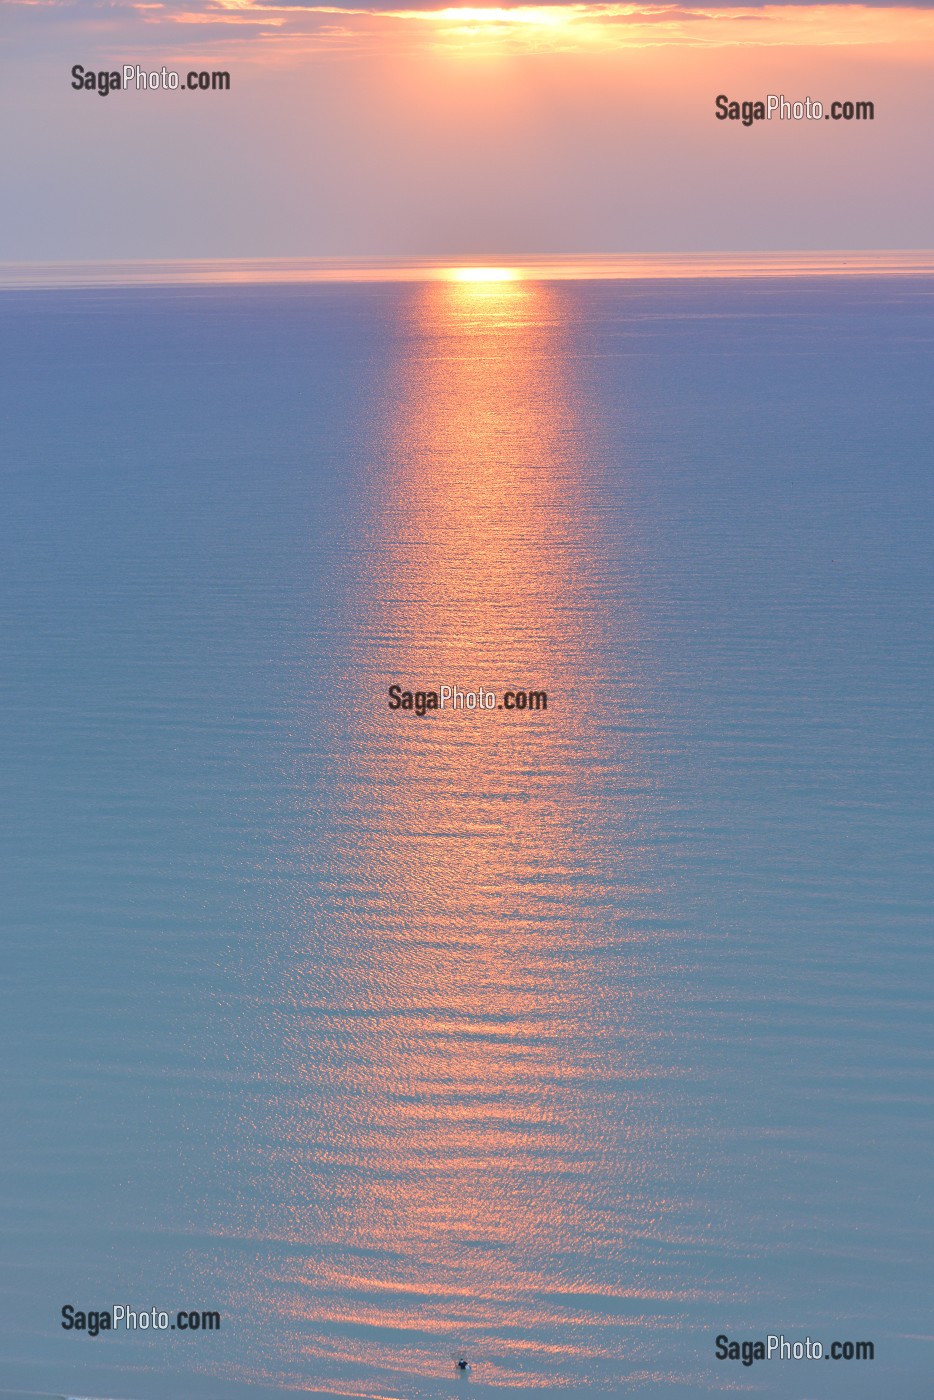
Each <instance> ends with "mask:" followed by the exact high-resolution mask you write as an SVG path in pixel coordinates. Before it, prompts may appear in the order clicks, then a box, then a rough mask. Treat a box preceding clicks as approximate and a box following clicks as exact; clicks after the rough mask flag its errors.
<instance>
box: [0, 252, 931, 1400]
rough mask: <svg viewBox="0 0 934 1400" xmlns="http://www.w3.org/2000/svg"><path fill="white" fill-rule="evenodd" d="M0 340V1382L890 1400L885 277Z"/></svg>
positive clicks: (895, 800)
mask: <svg viewBox="0 0 934 1400" xmlns="http://www.w3.org/2000/svg"><path fill="white" fill-rule="evenodd" d="M0 321H2V330H0V345H2V353H3V358H4V362H5V366H6V367H5V369H4V372H3V375H2V380H0V396H2V400H3V404H4V409H3V423H4V426H3V430H2V443H0V447H2V462H3V465H2V483H3V484H2V500H3V506H2V511H0V713H2V752H0V773H2V785H3V802H2V809H0V811H2V817H0V821H2V826H0V839H2V859H0V888H2V891H3V895H2V906H3V943H2V962H0V984H2V989H3V990H2V1011H0V1042H2V1055H3V1060H2V1063H3V1074H2V1081H0V1084H2V1089H0V1123H2V1125H3V1131H2V1137H3V1139H4V1146H3V1149H2V1154H0V1200H2V1202H3V1211H2V1216H0V1240H2V1245H0V1249H2V1255H0V1257H2V1260H3V1265H2V1269H0V1394H3V1393H9V1394H13V1393H15V1394H17V1395H26V1394H28V1395H33V1396H36V1395H64V1396H92V1395H93V1396H106V1397H115V1400H267V1398H268V1400H274V1397H279V1396H282V1397H287V1396H289V1395H296V1396H297V1395H311V1396H338V1397H367V1400H438V1397H446V1396H453V1397H455V1400H464V1397H468V1398H469V1397H470V1396H474V1397H475V1400H480V1397H487V1400H488V1398H489V1397H495V1396H505V1395H507V1394H508V1395H511V1394H515V1393H517V1392H522V1391H530V1392H534V1393H535V1395H536V1396H538V1397H545V1396H595V1397H596V1396H630V1395H633V1396H642V1397H645V1400H673V1398H674V1397H678V1400H689V1397H691V1398H693V1397H704V1396H717V1395H728V1394H741V1395H747V1394H748V1395H750V1396H763V1397H771V1396H775V1397H783V1398H784V1400H824V1398H825V1397H827V1398H828V1400H829V1398H830V1397H833V1400H843V1397H846V1398H847V1400H861V1398H863V1397H865V1400H869V1397H873V1400H878V1397H882V1396H885V1397H887V1400H921V1397H927V1396H929V1395H930V1384H931V1382H930V1376H931V1372H932V1347H934V1329H932V1324H931V1306H930V1305H931V1288H930V1284H931V1277H932V1272H931V1269H932V1249H931V1244H932V1192H931V1162H932V1159H934V1141H932V1139H934V1130H932V1125H934V1116H932V1112H931V1097H932V1096H931V1088H932V1079H931V1067H932V1066H931V1060H932V1056H931V1051H932V1032H931V1024H932V1022H931V1011H930V989H931V965H930V964H931V938H930V928H931V917H930V915H931V907H932V898H931V897H932V880H931V874H932V825H934V802H932V796H934V793H932V736H934V723H932V719H934V716H932V680H934V651H932V636H934V633H932V597H934V589H932V583H934V549H932V527H934V472H932V468H934V450H932V449H934V394H932V385H934V278H931V277H930V276H922V275H911V274H897V275H895V274H892V275H885V276H881V275H880V276H876V275H871V274H868V273H864V272H855V273H852V274H851V275H847V276H842V275H832V274H821V273H815V274H809V275H804V274H800V275H784V276H781V277H773V276H768V275H760V274H758V273H757V274H756V275H753V276H748V277H742V278H740V277H731V276H722V275H715V274H712V273H709V272H708V273H705V275H703V276H696V277H692V276H680V277H678V278H665V277H650V276H645V277H631V278H629V279H619V278H603V279H587V278H581V279H570V278H569V279H565V280H560V279H552V280H549V279H548V278H543V277H535V276H532V277H518V276H513V275H512V273H511V272H510V271H509V270H508V269H505V270H504V269H493V270H492V271H490V273H489V274H488V275H487V274H485V273H484V271H483V269H482V268H481V269H479V270H477V271H475V272H470V273H469V274H465V275H462V276H456V277H451V278H449V279H447V278H444V277H435V278H431V279H428V280H421V281H419V280H417V279H416V280H410V281H399V280H385V281H379V280H376V281H372V282H359V281H354V280H352V279H351V280H347V281H343V282H329V281H327V280H324V281H320V282H314V283H304V284H299V283H296V284H292V283H288V282H282V283H279V282H276V283H274V284H260V283H256V284H251V283H249V282H243V283H235V284H223V285H216V284H207V283H200V282H198V281H197V279H196V280H194V281H191V282H188V283H186V284H184V285H136V286H121V285H85V286H66V287H61V286H59V287H55V286H35V287H29V286H24V287H18V288H13V289H8V290H6V291H4V292H3V293H2V294H0ZM432 697H434V698H432ZM442 702H443V703H442ZM63 1309H71V1316H72V1317H74V1316H75V1315H77V1314H83V1315H84V1319H85V1320H87V1319H88V1318H89V1316H90V1314H91V1313H95V1312H96V1313H98V1314H101V1313H104V1312H107V1313H108V1314H113V1315H116V1316H119V1317H120V1318H121V1319H123V1320H121V1322H120V1324H119V1325H118V1326H115V1327H114V1328H112V1329H110V1330H108V1329H107V1328H106V1326H105V1327H104V1330H102V1331H99V1333H98V1335H97V1336H91V1335H90V1332H89V1330H88V1327H87V1326H86V1327H85V1328H82V1327H81V1326H80V1324H79V1325H78V1326H68V1325H67V1321H68V1316H69V1315H68V1314H67V1313H64V1312H63ZM117 1309H123V1310H124V1311H123V1312H122V1313H116V1312H115V1310H117ZM128 1314H133V1315H134V1321H135V1325H127V1324H128ZM182 1314H185V1315H186V1317H187V1320H188V1324H189V1325H186V1323H185V1321H184V1320H183V1318H182ZM214 1314H216V1318H215V1317H214V1316H213V1315H214ZM143 1315H145V1318H146V1322H147V1324H148V1325H147V1326H145V1327H144V1325H143V1323H142V1322H141V1321H140V1318H141V1317H142V1316H143ZM193 1317H194V1318H196V1319H197V1327H195V1325H194V1323H193V1322H192V1321H191V1319H192V1318H193ZM163 1319H164V1321H163ZM718 1338H719V1339H720V1340H719V1341H718ZM769 1339H774V1340H775V1344H776V1348H777V1349H778V1350H777V1351H776V1352H775V1354H774V1355H772V1356H771V1358H770V1359H762V1357H761V1355H759V1356H754V1355H753V1353H754V1351H755V1344H756V1343H757V1342H761V1343H762V1344H763V1346H765V1345H766V1344H768V1342H769ZM744 1342H746V1343H749V1350H748V1351H747V1352H743V1350H742V1344H743V1343H744ZM734 1343H738V1344H739V1347H738V1348H737V1350H736V1351H734V1352H732V1354H731V1347H732V1345H733V1344H734ZM866 1343H869V1344H871V1345H870V1348H869V1351H871V1359H870V1355H869V1351H867V1348H866V1346H865V1345H861V1344H866ZM783 1344H787V1347H788V1352H789V1355H788V1356H785V1355H783V1351H782V1347H783ZM834 1344H837V1351H836V1353H834V1354H833V1355H831V1350H832V1347H833V1346H834ZM850 1344H852V1345H850ZM848 1346H850V1351H849V1352H848V1353H847V1347H848ZM796 1347H797V1348H798V1349H800V1350H801V1352H802V1355H801V1357H800V1359H798V1358H797V1355H796V1353H795V1348H796ZM774 1350H775V1348H773V1351H774ZM721 1353H725V1354H723V1355H721ZM747 1357H748V1358H749V1360H747V1359H746V1358H747ZM461 1362H463V1363H465V1364H464V1366H461V1367H459V1365H458V1363H461ZM828 1362H829V1364H828Z"/></svg>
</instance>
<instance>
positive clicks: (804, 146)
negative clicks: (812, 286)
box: [0, 0, 934, 260]
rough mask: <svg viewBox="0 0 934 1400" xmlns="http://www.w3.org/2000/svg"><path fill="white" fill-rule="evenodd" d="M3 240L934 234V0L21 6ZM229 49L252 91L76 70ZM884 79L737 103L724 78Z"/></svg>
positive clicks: (529, 242)
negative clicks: (766, 104) (823, 112)
mask: <svg viewBox="0 0 934 1400" xmlns="http://www.w3.org/2000/svg"><path fill="white" fill-rule="evenodd" d="M6 19H7V22H6V24H5V32H6V44H5V49H6V59H7V62H6V65H5V68H6V79H5V85H4V86H5V91H4V99H3V100H4V106H5V114H4V120H3V129H4V136H3V138H2V140H3V154H2V178H3V181H4V188H5V190H6V192H7V200H6V203H7V208H8V211H9V212H8V216H7V218H6V219H5V221H4V225H5V226H4V232H3V234H2V241H0V259H2V260H34V259H96V258H100V259H110V258H214V257H238V258H245V257H327V256H331V257H372V258H380V257H412V256H426V257H431V258H445V257H448V256H450V257H452V258H461V257H471V256H480V257H490V256H495V255H503V256H506V255H508V256H511V257H520V256H521V255H522V254H538V255H548V254H556V255H565V256H567V255H578V254H581V255H582V254H587V253H622V252H647V253H652V252H692V251H700V252H705V251H721V250H753V251H760V250H773V249H774V250H793V249H802V250H806V249H830V248H854V249H867V248H881V249H903V248H926V247H931V246H934V236H932V227H934V194H932V185H931V181H930V179H929V178H928V173H929V168H930V154H929V153H930V149H931V145H932V137H934V98H932V94H934V81H932V78H934V74H932V56H934V10H931V9H928V8H901V7H899V8H896V7H870V6H852V5H819V6H811V5H787V6H743V7H740V6H736V5H734V6H723V7H703V8H701V7H688V6H677V5H642V6H637V5H622V4H605V5H563V6H562V5H557V6H520V7H513V8H507V9H501V10H496V9H487V10H483V9H473V10H459V9H457V8H450V9H431V8H412V9H404V8H399V9H395V10H389V9H382V10H378V9H374V8H361V7H356V8H343V7H339V6H335V7H321V6H317V7H316V6H303V5H279V4H270V3H258V0H163V2H162V3H158V2H157V0H144V2H143V3H138V4H125V5H119V4H118V5H104V4H100V5H95V4H88V3H65V4H59V3H55V4H52V3H44V2H43V0H39V3H34V2H33V3H28V4H25V3H24V4H19V3H16V0H13V3H8V4H7V6H6ZM75 63H81V64H82V65H83V66H84V67H85V68H86V69H94V70H97V69H98V68H100V69H112V68H114V69H118V70H119V69H122V66H123V64H124V63H130V64H136V63H139V64H140V65H141V66H142V67H144V68H146V69H154V70H155V69H161V67H162V65H167V67H168V68H169V69H170V70H171V69H175V70H177V71H179V72H180V73H181V75H182V81H183V83H184V80H185V75H186V73H187V71H188V70H189V69H190V68H196V69H198V70H201V69H205V70H212V69H220V68H222V69H225V70H227V71H229V73H230V75H231V90H230V92H227V93H212V92H208V93H201V92H195V93H187V92H181V93H180V92H174V91H172V92H170V91H166V92H163V91H159V92H135V91H131V92H117V93H111V94H110V95H108V96H107V97H105V98H101V97H100V96H99V95H98V94H97V93H96V92H85V91H81V92H76V91H74V90H73V89H72V87H71V74H70V70H71V67H72V65H73V64H75ZM720 93H724V94H726V95H727V96H729V97H731V98H735V99H738V100H743V99H745V100H755V99H762V100H765V98H766V96H767V95H768V94H770V93H775V94H784V95H785V96H786V97H787V98H788V99H789V100H803V99H804V98H805V97H810V98H811V99H814V100H817V101H820V102H823V103H824V104H825V106H827V107H829V104H830V103H831V102H832V101H833V100H841V101H845V100H848V99H849V100H853V101H861V100H862V101H866V100H868V101H872V102H873V103H874V104H875V119H874V121H872V122H868V121H861V122H858V121H856V120H853V121H850V122H846V121H833V120H826V119H823V120H816V121H809V120H807V119H805V120H802V121H794V120H789V121H784V122H781V121H779V120H777V119H773V120H772V121H771V122H757V123H755V124H754V125H753V126H752V127H748V128H747V127H744V126H743V125H742V124H741V123H739V122H732V121H723V122H721V121H718V120H717V119H716V116H715V107H714V99H715V98H716V96H717V95H718V94H720Z"/></svg>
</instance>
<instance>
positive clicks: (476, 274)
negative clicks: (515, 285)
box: [447, 267, 521, 282]
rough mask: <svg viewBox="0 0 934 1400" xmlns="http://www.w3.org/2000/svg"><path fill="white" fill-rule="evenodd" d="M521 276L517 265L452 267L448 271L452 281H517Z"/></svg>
mask: <svg viewBox="0 0 934 1400" xmlns="http://www.w3.org/2000/svg"><path fill="white" fill-rule="evenodd" d="M520 276H521V273H520V272H519V270H518V268H515V267H452V268H451V269H450V271H449V272H448V273H447V277H448V279H449V280H450V281H451V282H517V281H518V280H519V278H520Z"/></svg>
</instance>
